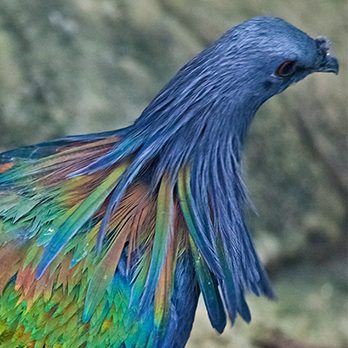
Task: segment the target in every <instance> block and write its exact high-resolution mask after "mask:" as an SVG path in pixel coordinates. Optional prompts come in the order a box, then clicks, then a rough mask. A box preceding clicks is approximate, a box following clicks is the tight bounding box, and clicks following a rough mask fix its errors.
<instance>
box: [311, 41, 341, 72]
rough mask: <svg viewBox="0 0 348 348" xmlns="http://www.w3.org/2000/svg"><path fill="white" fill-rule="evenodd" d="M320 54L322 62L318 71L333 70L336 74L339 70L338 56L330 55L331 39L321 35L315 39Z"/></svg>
mask: <svg viewBox="0 0 348 348" xmlns="http://www.w3.org/2000/svg"><path fill="white" fill-rule="evenodd" d="M315 43H316V46H317V50H318V54H319V56H320V63H319V66H318V68H317V69H316V71H319V72H332V73H335V74H336V75H337V74H338V71H339V64H338V60H337V58H336V57H333V56H331V55H330V53H329V50H330V41H329V39H327V38H326V37H324V36H320V37H318V38H316V39H315Z"/></svg>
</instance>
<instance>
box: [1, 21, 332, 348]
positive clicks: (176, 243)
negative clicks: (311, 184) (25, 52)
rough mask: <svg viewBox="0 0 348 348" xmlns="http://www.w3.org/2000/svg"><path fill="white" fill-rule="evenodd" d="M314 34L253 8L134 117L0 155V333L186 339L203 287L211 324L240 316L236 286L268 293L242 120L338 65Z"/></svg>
mask: <svg viewBox="0 0 348 348" xmlns="http://www.w3.org/2000/svg"><path fill="white" fill-rule="evenodd" d="M324 42H325V43H323V42H319V41H318V40H317V41H316V40H313V39H311V38H310V37H309V36H307V35H306V34H305V33H303V32H301V31H300V30H298V29H296V28H295V27H293V26H291V25H290V24H288V23H286V22H285V21H283V20H281V19H277V18H272V17H256V18H254V19H251V20H249V21H246V22H244V23H242V24H241V25H239V26H237V27H235V28H232V29H231V30H229V31H228V32H227V33H225V34H224V35H223V36H222V37H221V38H220V39H219V40H217V41H216V42H215V43H213V44H212V45H211V46H210V47H208V48H207V49H206V50H204V51H203V52H202V53H200V54H199V55H198V56H197V57H195V58H193V59H192V60H191V61H190V62H189V63H188V64H186V65H185V66H184V67H183V68H182V69H181V70H179V72H178V73H177V74H176V76H175V77H174V78H173V79H172V80H171V81H170V82H169V83H168V84H167V86H165V87H164V89H163V90H162V91H161V92H160V93H159V94H158V96H157V97H156V98H155V99H154V100H153V101H152V102H151V103H150V104H149V106H148V107H147V108H146V109H145V110H144V111H143V113H142V114H141V116H140V117H139V118H138V119H137V120H136V121H135V123H134V124H133V125H132V126H130V127H127V128H125V129H121V130H117V131H113V132H107V133H100V134H90V135H83V136H72V137H67V138H63V139H59V140H54V141H50V142H46V143H42V144H38V145H34V146H28V147H24V148H19V149H15V150H12V151H9V152H5V153H3V154H2V155H0V292H1V296H0V342H1V346H2V347H14V345H16V346H18V347H44V346H46V347H84V346H86V347H115V348H118V347H127V348H130V347H139V348H140V347H183V346H184V345H185V343H186V341H187V339H188V337H189V333H190V330H191V327H192V322H193V318H194V312H195V309H196V305H197V299H198V295H199V293H200V292H201V293H202V295H203V299H204V302H205V305H206V308H207V312H208V315H209V318H210V321H211V324H212V326H213V327H214V328H215V329H216V330H217V331H218V332H222V331H223V330H224V328H225V325H226V321H227V318H226V315H227V317H228V319H229V320H230V321H231V323H234V321H235V319H236V317H237V315H240V316H241V317H242V318H243V319H244V320H246V321H250V319H251V314H250V311H249V308H248V305H247V304H246V301H245V293H246V292H253V293H255V294H256V295H265V296H267V297H270V298H271V297H272V296H273V293H272V289H271V286H270V284H269V280H268V278H267V275H266V273H265V271H264V269H263V267H262V265H261V263H260V261H259V259H258V256H257V254H256V252H255V249H254V246H253V243H252V240H251V238H250V235H249V232H248V230H247V227H246V223H245V219H244V209H245V207H246V204H247V202H248V198H247V194H246V191H245V187H244V184H243V181H242V178H241V177H242V173H241V165H240V161H241V152H242V148H243V144H244V141H245V136H246V132H247V129H248V126H249V124H250V121H251V120H252V118H253V116H254V114H255V112H256V111H257V109H258V108H259V107H260V105H261V104H262V103H264V102H265V101H266V100H267V99H268V98H270V97H271V96H272V95H274V94H277V93H280V92H281V91H282V90H284V89H285V88H286V87H287V86H289V85H290V84H291V83H293V82H296V81H298V80H300V79H302V78H303V77H305V76H306V75H308V74H309V73H310V72H313V71H319V70H320V69H321V70H320V71H325V69H326V71H337V69H338V66H337V61H335V60H334V58H331V57H330V58H329V57H328V55H327V51H328V48H324V46H325V44H327V41H325V40H324ZM287 60H294V61H296V64H297V70H296V72H295V74H294V75H292V76H291V77H289V78H282V77H279V76H276V74H275V71H276V69H277V67H278V66H279V65H280V64H281V63H282V62H284V61H287ZM335 64H336V65H335ZM330 69H331V70H330Z"/></svg>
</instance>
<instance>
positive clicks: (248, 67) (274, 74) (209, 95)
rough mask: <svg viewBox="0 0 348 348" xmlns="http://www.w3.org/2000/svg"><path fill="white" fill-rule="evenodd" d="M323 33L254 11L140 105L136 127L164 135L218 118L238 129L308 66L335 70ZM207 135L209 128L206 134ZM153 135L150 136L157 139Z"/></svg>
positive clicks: (239, 131)
mask: <svg viewBox="0 0 348 348" xmlns="http://www.w3.org/2000/svg"><path fill="white" fill-rule="evenodd" d="M329 48H330V44H329V41H328V40H327V39H326V38H323V37H320V38H317V39H312V38H311V37H310V36H308V35H307V34H306V33H304V32H302V31H301V30H299V29H297V28H296V27H294V26H293V25H291V24H289V23H287V22H286V21H284V20H282V19H280V18H274V17H255V18H252V19H250V20H247V21H245V22H244V23H242V24H240V25H238V26H236V27H234V28H232V29H230V30H229V31H227V32H226V33H225V34H224V35H222V37H221V38H219V39H218V40H217V41H215V42H214V43H213V44H212V45H211V46H210V47H208V48H207V49H205V50H204V51H202V52H201V53H200V54H198V55H197V56H196V57H195V58H193V59H192V60H191V61H190V62H188V63H187V64H186V65H185V66H184V67H183V68H181V69H180V70H179V71H178V73H177V74H176V75H175V76H174V78H173V79H172V80H171V81H170V82H169V83H168V84H167V85H166V86H165V88H164V89H163V90H162V91H161V92H160V93H159V95H158V96H157V97H156V98H155V99H154V100H153V101H152V102H151V103H150V104H149V106H148V107H147V108H146V109H145V110H144V112H143V114H142V115H141V117H140V118H139V119H138V121H137V122H136V124H135V126H136V128H138V131H139V132H141V133H143V132H144V131H145V132H146V133H147V135H146V137H147V138H148V137H149V135H150V134H149V133H148V132H150V133H152V132H155V133H156V135H159V133H162V132H161V130H163V133H162V138H163V140H164V138H167V139H169V138H170V137H171V136H172V135H174V133H175V135H179V136H180V133H177V131H178V129H179V128H181V127H182V126H183V127H185V129H186V130H187V131H188V132H189V133H192V132H194V131H193V130H192V127H196V128H197V127H198V128H201V127H200V125H202V124H204V126H205V128H206V127H208V128H209V127H210V126H209V123H210V122H212V119H213V121H215V122H216V121H218V122H219V123H220V125H221V126H224V127H225V128H226V129H228V131H229V132H230V134H231V133H234V135H238V134H240V135H243V134H245V130H246V128H247V126H248V125H249V123H250V120H251V119H252V116H253V115H254V114H255V112H256V111H257V109H258V108H259V107H260V105H261V104H262V103H264V102H265V101H266V100H267V99H269V98H270V97H272V96H273V95H275V94H278V93H280V92H282V91H283V90H284V89H286V88H287V87H288V86H290V85H291V84H293V83H294V82H297V81H299V80H302V79H303V78H304V77H306V76H307V75H309V74H311V73H313V72H319V71H321V72H334V73H338V62H337V59H336V58H334V57H332V56H331V55H330V54H329ZM210 137H211V134H210ZM158 141H159V140H158V138H157V139H156V142H158Z"/></svg>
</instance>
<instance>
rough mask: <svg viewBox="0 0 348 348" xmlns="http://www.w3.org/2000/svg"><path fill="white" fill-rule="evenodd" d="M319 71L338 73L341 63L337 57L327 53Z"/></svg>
mask: <svg viewBox="0 0 348 348" xmlns="http://www.w3.org/2000/svg"><path fill="white" fill-rule="evenodd" d="M317 71H319V72H332V73H335V74H336V75H337V74H338V71H339V64H338V60H337V58H336V57H333V56H331V55H330V54H327V55H326V57H325V58H324V60H323V61H322V63H321V64H320V66H319V68H318V69H317Z"/></svg>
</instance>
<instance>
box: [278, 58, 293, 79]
mask: <svg viewBox="0 0 348 348" xmlns="http://www.w3.org/2000/svg"><path fill="white" fill-rule="evenodd" d="M295 71H296V61H294V60H287V61H285V62H284V63H282V64H280V65H279V66H278V68H277V70H276V74H277V75H278V76H280V77H288V76H291V75H292V74H293V73H294V72H295Z"/></svg>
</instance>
